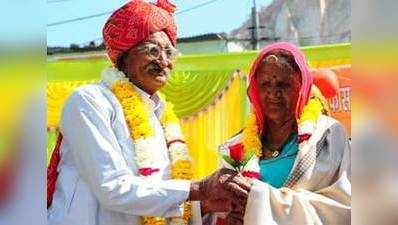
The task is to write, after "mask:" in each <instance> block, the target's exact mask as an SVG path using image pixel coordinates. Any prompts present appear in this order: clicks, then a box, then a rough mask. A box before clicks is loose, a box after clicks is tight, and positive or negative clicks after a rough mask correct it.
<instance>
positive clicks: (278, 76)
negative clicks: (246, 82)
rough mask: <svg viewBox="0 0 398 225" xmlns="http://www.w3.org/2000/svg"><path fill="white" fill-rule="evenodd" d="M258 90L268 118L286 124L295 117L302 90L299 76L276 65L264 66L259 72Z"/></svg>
mask: <svg viewBox="0 0 398 225" xmlns="http://www.w3.org/2000/svg"><path fill="white" fill-rule="evenodd" d="M257 88H258V91H259V96H260V99H261V104H262V105H263V108H264V111H265V115H266V117H267V118H269V119H271V120H273V121H276V122H285V121H286V120H288V119H291V118H292V117H294V113H295V108H296V103H297V99H298V94H299V90H300V78H299V74H296V73H293V72H288V71H287V70H284V69H283V68H280V67H279V66H277V65H275V64H263V65H261V66H260V67H259V69H258V70H257Z"/></svg>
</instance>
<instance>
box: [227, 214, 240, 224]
mask: <svg viewBox="0 0 398 225" xmlns="http://www.w3.org/2000/svg"><path fill="white" fill-rule="evenodd" d="M243 216H244V215H241V214H240V213H234V212H230V213H229V214H228V215H227V218H226V219H225V225H243Z"/></svg>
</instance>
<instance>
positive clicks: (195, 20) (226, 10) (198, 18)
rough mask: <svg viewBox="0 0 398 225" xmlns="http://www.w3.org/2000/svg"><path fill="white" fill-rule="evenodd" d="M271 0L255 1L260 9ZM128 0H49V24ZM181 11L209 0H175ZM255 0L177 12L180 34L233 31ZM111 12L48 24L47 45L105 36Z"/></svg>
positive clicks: (217, 0)
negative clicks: (102, 31)
mask: <svg viewBox="0 0 398 225" xmlns="http://www.w3.org/2000/svg"><path fill="white" fill-rule="evenodd" d="M271 1H272V0H256V3H257V6H258V8H259V7H261V6H265V5H268V4H269V3H270V2H271ZM125 2H126V0H47V4H46V11H47V24H52V23H56V22H59V21H64V20H69V19H74V18H79V17H85V16H89V15H94V14H99V13H103V12H107V11H112V10H115V9H117V8H119V7H120V6H122V5H123V4H124V3H125ZM172 2H174V4H175V5H177V12H176V13H178V11H179V10H185V9H189V8H191V7H194V6H197V5H199V4H202V3H205V2H209V0H174V1H172ZM252 5H253V0H214V2H212V3H209V4H208V5H205V6H203V7H200V8H197V9H193V10H191V11H188V12H185V13H181V14H177V15H176V21H177V26H178V36H179V37H189V36H196V35H200V34H206V33H214V32H230V31H231V30H233V29H235V28H237V27H239V26H240V25H242V24H243V22H244V21H245V20H246V19H248V18H249V17H250V12H251V7H252ZM108 17H109V15H104V16H100V17H95V18H90V19H86V20H80V21H77V22H72V23H67V24H61V25H56V26H48V25H47V45H48V46H69V45H70V44H72V43H76V44H85V43H88V42H90V41H92V40H96V39H99V38H101V37H102V35H101V30H102V27H103V25H104V24H105V21H106V19H107V18H108Z"/></svg>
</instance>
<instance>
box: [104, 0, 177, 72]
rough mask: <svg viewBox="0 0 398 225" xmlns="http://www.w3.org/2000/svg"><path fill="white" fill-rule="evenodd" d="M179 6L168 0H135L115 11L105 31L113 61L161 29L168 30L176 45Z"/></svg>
mask: <svg viewBox="0 0 398 225" xmlns="http://www.w3.org/2000/svg"><path fill="white" fill-rule="evenodd" d="M175 9H176V7H175V5H173V4H172V3H170V2H169V1H168V0H158V1H157V3H156V4H152V3H148V2H145V1H142V0H132V1H130V2H128V3H126V4H125V5H123V6H122V7H121V8H119V9H118V10H116V11H115V12H113V13H112V15H111V16H110V17H109V19H108V20H107V22H106V23H105V25H104V28H103V31H102V34H103V38H104V44H105V48H106V51H107V54H108V57H109V59H110V60H111V61H112V63H113V64H114V65H116V64H117V60H118V59H119V57H120V56H121V55H122V54H123V53H124V52H126V51H127V50H129V49H131V48H132V47H134V46H136V45H137V44H139V43H141V42H142V41H144V40H146V39H147V38H148V37H149V35H151V34H152V33H155V32H158V31H164V32H165V33H166V34H167V36H168V37H169V39H170V42H171V43H172V44H173V45H174V46H175V45H176V41H177V27H176V25H175V21H174V18H173V13H174V11H175Z"/></svg>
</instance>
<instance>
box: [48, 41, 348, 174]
mask: <svg viewBox="0 0 398 225" xmlns="http://www.w3.org/2000/svg"><path fill="white" fill-rule="evenodd" d="M301 49H302V50H303V51H304V53H305V55H306V56H307V59H308V63H309V65H310V66H311V67H312V68H331V69H332V70H333V71H334V72H335V73H336V74H337V76H338V78H339V81H340V84H344V85H340V92H339V94H338V96H336V97H335V98H333V99H331V100H330V105H331V109H332V115H333V116H334V117H336V118H337V119H339V120H341V121H342V122H343V123H344V125H345V126H346V128H347V130H348V131H349V132H350V129H351V127H350V112H351V108H350V101H351V44H337V45H326V46H313V47H304V48H301ZM256 55H257V52H256V51H250V52H243V53H228V54H212V55H190V56H181V57H179V59H178V60H177V62H176V66H175V69H174V70H173V74H172V75H171V77H170V79H169V82H168V84H167V85H166V86H165V87H164V88H163V89H162V90H161V92H162V93H164V94H165V96H166V98H167V100H168V101H171V102H172V103H173V104H174V109H175V111H176V114H177V115H178V116H179V117H180V118H181V123H182V128H183V131H184V134H185V136H186V139H187V143H188V146H189V148H190V151H191V155H192V157H193V159H194V163H195V165H194V168H195V176H196V178H201V177H203V176H206V175H208V174H210V173H211V172H213V171H214V170H215V169H216V167H217V162H218V156H217V146H218V145H220V144H221V143H223V142H224V141H225V140H227V139H228V138H229V137H231V136H233V135H234V134H235V133H237V132H239V131H240V130H241V129H242V126H243V124H244V121H245V118H246V115H247V113H248V110H249V109H248V108H249V107H248V100H247V97H246V85H247V81H246V80H247V77H246V74H248V69H249V68H250V63H251V62H252V61H253V60H254V58H255V57H256ZM109 65H110V64H109V62H108V61H107V59H106V58H104V57H94V58H92V57H87V58H79V59H73V58H72V59H71V58H69V59H68V60H57V61H54V62H49V63H48V64H47V74H48V84H47V100H48V115H47V117H48V122H47V126H48V130H49V144H48V157H49V156H50V153H51V150H52V148H53V145H54V140H55V137H56V135H57V132H56V130H57V127H58V123H59V118H60V115H61V110H62V106H63V104H64V102H65V100H66V98H67V97H68V95H69V94H70V92H71V91H72V90H73V89H74V88H76V87H78V86H80V85H82V84H85V83H92V82H96V81H98V80H99V78H100V74H101V71H102V69H104V68H105V67H107V66H109Z"/></svg>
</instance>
